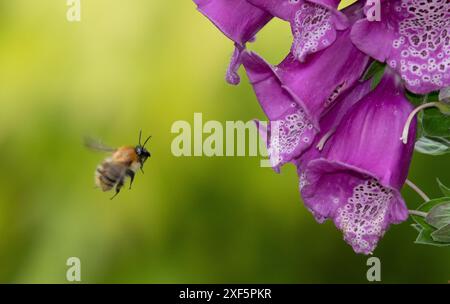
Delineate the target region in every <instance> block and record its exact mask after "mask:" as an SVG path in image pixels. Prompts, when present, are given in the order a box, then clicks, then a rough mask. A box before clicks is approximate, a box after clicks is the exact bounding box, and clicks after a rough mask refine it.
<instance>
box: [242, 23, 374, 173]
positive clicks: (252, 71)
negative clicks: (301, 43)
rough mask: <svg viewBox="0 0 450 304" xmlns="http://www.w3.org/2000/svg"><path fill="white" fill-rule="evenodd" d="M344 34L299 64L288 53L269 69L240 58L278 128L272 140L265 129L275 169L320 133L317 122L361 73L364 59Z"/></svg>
mask: <svg viewBox="0 0 450 304" xmlns="http://www.w3.org/2000/svg"><path fill="white" fill-rule="evenodd" d="M349 35H350V31H349V30H347V31H343V32H341V33H339V34H338V38H337V39H336V41H335V43H333V45H331V46H330V47H328V48H327V49H325V50H323V51H321V52H318V53H316V54H314V55H312V56H311V57H310V58H309V60H308V61H307V62H304V63H301V62H299V61H297V60H296V59H295V58H294V57H293V56H292V54H289V55H288V56H287V57H286V59H285V60H284V61H283V62H282V63H281V64H279V65H278V66H276V67H274V66H271V65H270V64H268V63H267V62H265V61H264V60H263V59H262V58H260V57H259V56H258V55H256V54H254V53H249V52H244V54H243V55H242V62H243V64H244V67H245V69H246V72H247V75H248V77H249V79H250V81H251V82H252V85H253V87H254V90H255V92H256V96H257V98H258V100H259V102H260V105H261V107H262V108H263V110H264V112H265V114H266V116H267V117H268V118H269V120H270V121H272V122H276V123H275V124H276V125H278V126H277V127H276V130H275V131H276V133H275V136H273V135H274V134H272V133H273V132H272V129H270V128H269V133H271V134H270V135H269V136H268V140H269V142H268V152H269V157H270V159H271V161H272V164H273V166H274V167H275V169H277V168H278V167H279V166H281V165H282V164H284V163H286V162H289V161H291V160H292V159H293V158H296V157H298V156H299V155H300V154H301V153H302V151H304V149H305V148H307V147H309V146H310V145H311V142H312V141H313V139H314V136H315V134H316V133H317V132H318V131H320V126H319V119H320V117H321V116H322V115H323V114H324V113H325V112H327V111H328V110H329V108H331V107H332V106H333V105H334V102H335V100H336V98H337V97H338V96H339V95H340V94H341V93H342V92H345V90H347V89H348V88H349V87H352V86H353V84H354V83H355V82H356V81H358V79H359V78H360V77H361V75H362V73H363V72H364V69H365V68H366V66H367V63H368V60H369V58H368V56H366V55H364V54H363V53H362V52H360V51H359V50H358V49H356V48H355V47H354V46H353V44H352V43H351V41H350V37H349ZM336 54H339V56H336ZM271 125H272V126H273V125H274V124H273V123H271Z"/></svg>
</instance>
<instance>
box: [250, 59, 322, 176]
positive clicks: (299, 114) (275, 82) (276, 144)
mask: <svg viewBox="0 0 450 304" xmlns="http://www.w3.org/2000/svg"><path fill="white" fill-rule="evenodd" d="M242 57H243V58H242V62H243V65H244V68H245V70H246V72H247V75H248V78H249V79H250V81H251V83H252V85H253V88H254V90H255V93H256V96H257V98H258V100H259V103H260V105H261V107H262V109H263V111H264V113H265V114H266V116H267V117H268V119H269V120H270V124H269V125H268V126H267V129H266V126H264V125H263V124H260V123H259V122H256V123H257V125H258V128H259V130H260V133H261V135H262V137H263V140H265V141H266V142H267V150H268V154H269V158H270V160H271V164H272V166H273V167H274V169H275V170H276V171H277V172H278V171H279V167H280V166H281V165H283V164H284V163H287V162H289V161H291V160H292V159H293V158H295V157H297V156H298V155H300V154H301V153H302V151H303V150H304V149H306V148H307V147H309V145H310V144H311V142H312V140H313V139H314V136H315V134H316V133H317V129H316V128H314V126H313V124H312V123H311V122H310V121H309V119H308V117H307V115H306V113H305V111H304V110H303V109H302V108H301V107H300V106H299V105H298V103H297V102H296V100H295V99H296V97H295V96H293V95H291V94H290V93H289V91H287V90H286V89H284V88H283V84H282V83H281V82H280V80H279V79H278V78H277V75H276V73H275V72H274V69H273V67H272V66H270V65H269V64H268V63H267V62H266V61H264V60H263V59H262V58H261V57H259V56H258V55H256V54H254V53H248V52H244V53H243V55H242Z"/></svg>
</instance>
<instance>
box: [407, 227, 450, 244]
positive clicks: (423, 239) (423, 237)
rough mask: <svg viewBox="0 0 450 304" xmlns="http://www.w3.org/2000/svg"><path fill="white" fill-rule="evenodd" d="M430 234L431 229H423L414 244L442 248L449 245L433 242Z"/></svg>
mask: <svg viewBox="0 0 450 304" xmlns="http://www.w3.org/2000/svg"><path fill="white" fill-rule="evenodd" d="M435 232H437V231H435ZM432 233H433V230H432V229H425V228H424V229H422V231H420V233H419V236H418V237H417V239H416V241H415V242H414V243H416V244H422V245H431V246H436V247H444V246H448V245H450V243H448V244H446V243H445V242H439V241H436V240H434V239H433V237H432V236H431V234H432Z"/></svg>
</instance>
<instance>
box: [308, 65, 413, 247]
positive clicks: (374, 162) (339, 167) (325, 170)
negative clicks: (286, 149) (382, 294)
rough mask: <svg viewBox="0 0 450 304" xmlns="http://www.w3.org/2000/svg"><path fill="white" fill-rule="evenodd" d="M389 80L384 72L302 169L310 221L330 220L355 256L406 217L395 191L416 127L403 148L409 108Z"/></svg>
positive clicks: (396, 85)
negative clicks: (325, 143)
mask: <svg viewBox="0 0 450 304" xmlns="http://www.w3.org/2000/svg"><path fill="white" fill-rule="evenodd" d="M394 76H395V75H394V74H393V72H392V71H390V70H388V71H387V72H386V74H385V76H384V77H383V79H382V81H381V82H380V84H379V85H378V87H377V88H376V89H375V90H374V91H372V92H370V93H369V94H367V95H366V96H365V97H363V99H362V100H361V101H359V102H357V103H356V104H354V105H353V106H352V107H351V109H350V110H349V112H348V113H347V114H346V115H345V116H344V117H343V118H342V121H341V123H340V124H339V126H338V127H337V129H336V132H335V134H334V135H333V137H332V138H331V140H330V141H329V143H328V144H327V146H326V147H325V149H324V151H323V153H322V154H321V155H320V158H318V159H315V160H312V161H310V162H309V163H308V165H307V168H306V170H304V171H301V174H302V177H301V182H300V185H301V193H302V195H303V200H304V202H305V205H306V206H307V207H308V209H310V210H313V211H314V214H315V217H323V218H333V220H334V222H335V224H336V226H337V227H338V228H339V229H341V230H342V231H343V233H344V239H345V240H346V241H347V242H348V243H349V244H350V245H351V246H352V247H353V249H354V250H355V252H357V253H364V254H369V253H371V252H372V251H373V250H374V248H375V247H376V244H377V242H378V240H379V239H380V238H381V237H382V236H383V234H384V232H385V231H386V230H387V229H388V227H389V225H390V224H392V223H394V224H396V223H400V222H402V221H404V220H406V218H407V217H408V209H407V207H406V205H405V203H404V201H403V199H402V197H401V194H400V189H401V187H402V186H403V183H404V182H405V180H406V176H407V173H408V170H409V165H410V162H411V157H412V152H413V148H414V136H415V124H413V125H412V126H411V128H410V134H409V139H410V140H409V142H408V144H406V145H404V144H403V143H402V142H401V141H400V139H399V138H400V136H401V133H402V129H403V126H404V123H405V122H406V120H407V118H408V116H409V114H410V113H411V111H412V106H411V105H410V104H409V102H408V101H407V99H406V98H405V97H404V95H403V91H402V89H401V86H400V83H399V80H398V79H397V78H396V77H394ZM307 153H308V152H307ZM307 153H305V154H307ZM302 179H303V180H302Z"/></svg>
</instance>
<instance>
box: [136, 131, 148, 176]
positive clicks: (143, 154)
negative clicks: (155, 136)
mask: <svg viewBox="0 0 450 304" xmlns="http://www.w3.org/2000/svg"><path fill="white" fill-rule="evenodd" d="M141 136H142V131H140V132H139V144H138V145H137V146H136V148H135V151H136V154H137V156H138V159H139V163H140V164H141V170H142V167H143V166H144V163H145V161H146V160H147V158H149V157H150V156H152V155H151V154H150V152H148V150H147V149H146V148H145V144H146V143H147V142H148V141H149V139H150V138H152V136H149V137H147V139H146V140H145V142H144V144H141Z"/></svg>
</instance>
